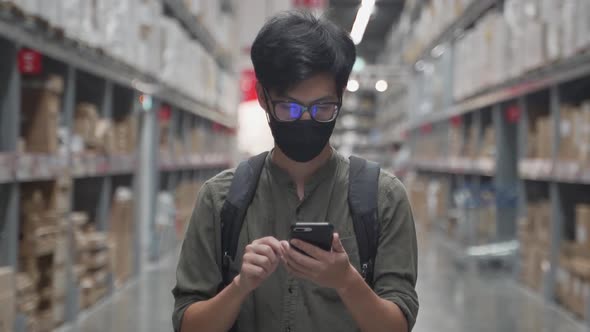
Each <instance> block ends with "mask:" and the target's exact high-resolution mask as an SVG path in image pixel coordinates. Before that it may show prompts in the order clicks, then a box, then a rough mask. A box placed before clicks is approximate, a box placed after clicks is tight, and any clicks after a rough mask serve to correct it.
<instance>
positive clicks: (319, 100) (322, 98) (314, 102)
mask: <svg viewBox="0 0 590 332" xmlns="http://www.w3.org/2000/svg"><path fill="white" fill-rule="evenodd" d="M279 98H283V99H285V100H287V101H294V102H296V103H298V104H302V105H304V104H305V103H302V102H301V101H300V100H298V99H296V98H293V97H291V96H289V95H281V96H279ZM335 99H338V98H337V97H336V96H334V95H326V96H323V97H321V98H318V99H315V100H313V101H311V102H310V103H309V104H310V105H313V104H317V103H321V102H325V101H335Z"/></svg>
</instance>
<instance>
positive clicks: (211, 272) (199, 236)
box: [172, 183, 221, 332]
mask: <svg viewBox="0 0 590 332" xmlns="http://www.w3.org/2000/svg"><path fill="white" fill-rule="evenodd" d="M216 215H217V213H216V212H215V208H214V204H213V199H212V195H211V189H210V187H209V185H208V183H205V184H204V185H203V187H202V188H201V190H200V192H199V195H198V198H197V202H196V206H195V209H194V210H193V213H192V216H191V220H190V222H189V225H188V229H187V231H186V235H185V239H184V242H183V244H182V249H181V252H180V258H179V261H178V267H177V270H176V286H175V287H174V289H173V290H172V294H173V295H174V312H173V314H172V323H173V326H174V331H176V332H178V331H180V327H181V323H182V318H183V316H184V312H185V311H186V309H187V308H188V307H189V306H190V305H191V304H193V303H195V302H198V301H204V300H208V299H210V298H212V297H214V296H215V294H216V293H217V288H218V286H219V284H220V283H221V269H220V265H219V260H218V256H219V257H220V254H218V251H219V250H217V248H218V246H219V243H218V241H217V239H218V238H219V236H218V234H220V231H219V229H218V228H219V223H218V222H217V220H216V219H217V217H216Z"/></svg>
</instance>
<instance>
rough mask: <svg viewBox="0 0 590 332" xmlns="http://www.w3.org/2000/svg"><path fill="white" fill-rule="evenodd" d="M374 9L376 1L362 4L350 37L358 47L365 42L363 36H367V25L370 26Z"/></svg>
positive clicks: (368, 0)
mask: <svg viewBox="0 0 590 332" xmlns="http://www.w3.org/2000/svg"><path fill="white" fill-rule="evenodd" d="M374 8H375V0H363V2H362V3H361V7H360V8H359V10H358V12H357V13H356V18H355V20H354V24H353V25H352V31H351V32H350V37H351V38H352V41H353V42H354V44H355V45H358V44H360V43H361V41H363V35H364V34H365V30H366V29H367V24H369V20H370V19H371V14H372V13H373V9H374Z"/></svg>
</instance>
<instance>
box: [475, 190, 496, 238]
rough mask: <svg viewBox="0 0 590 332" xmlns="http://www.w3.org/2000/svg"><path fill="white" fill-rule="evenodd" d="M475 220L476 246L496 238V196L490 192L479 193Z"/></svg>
mask: <svg viewBox="0 0 590 332" xmlns="http://www.w3.org/2000/svg"><path fill="white" fill-rule="evenodd" d="M479 201H480V207H479V209H478V213H479V218H478V219H477V239H476V241H477V244H487V243H491V242H492V241H493V240H494V239H495V236H496V196H495V193H494V192H493V191H491V190H483V191H482V192H481V193H480V199H479Z"/></svg>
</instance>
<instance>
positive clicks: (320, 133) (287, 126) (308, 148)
mask: <svg viewBox="0 0 590 332" xmlns="http://www.w3.org/2000/svg"><path fill="white" fill-rule="evenodd" d="M269 118H270V130H271V132H272V136H273V137H274V139H275V144H276V145H277V146H278V147H279V149H281V151H282V152H283V153H284V154H285V155H286V156H287V157H289V158H290V159H291V160H294V161H297V162H300V163H304V162H308V161H310V160H312V159H313V158H315V157H317V156H319V154H320V153H321V152H322V150H323V149H324V148H325V147H326V145H327V144H328V141H329V140H330V136H332V131H334V126H335V125H336V121H332V122H328V123H320V122H316V121H313V120H297V121H293V122H280V121H277V120H276V119H274V118H273V117H272V116H269Z"/></svg>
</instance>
